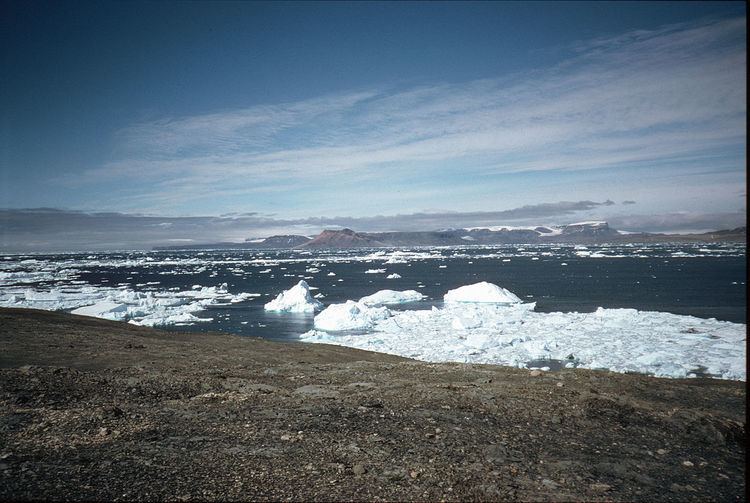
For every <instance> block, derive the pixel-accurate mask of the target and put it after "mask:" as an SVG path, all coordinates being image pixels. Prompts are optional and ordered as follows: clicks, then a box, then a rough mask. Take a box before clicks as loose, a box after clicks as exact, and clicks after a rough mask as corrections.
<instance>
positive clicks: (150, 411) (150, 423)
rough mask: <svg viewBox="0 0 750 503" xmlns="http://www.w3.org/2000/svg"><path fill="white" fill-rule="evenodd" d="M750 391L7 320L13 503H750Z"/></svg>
mask: <svg viewBox="0 0 750 503" xmlns="http://www.w3.org/2000/svg"><path fill="white" fill-rule="evenodd" d="M744 444H745V383H742V382H727V381H717V380H709V379H691V380H669V379H656V378H650V377H646V376H641V375H620V374H611V373H606V372H594V371H587V370H580V369H568V370H563V371H560V372H554V373H541V374H540V373H538V372H529V371H527V370H519V369H512V368H505V367H496V366H487V365H463V364H427V363H419V362H415V361H411V360H407V359H402V358H398V357H394V356H388V355H383V354H377V353H369V352H364V351H357V350H352V349H347V348H342V347H334V346H324V345H303V344H281V343H273V342H268V341H263V340H259V339H251V338H240V337H235V336H228V335H218V334H214V335H205V334H179V333H170V332H164V331H157V330H152V329H147V328H140V327H134V326H130V325H126V324H123V323H114V322H107V321H103V320H97V319H93V318H82V317H76V316H72V315H66V314H60V313H49V312H43V311H34V310H20V309H0V500H29V499H36V500H39V499H44V500H102V499H103V500H179V501H187V500H326V501H333V500H398V501H401V500H421V501H424V500H429V501H433V500H462V501H465V500H492V501H497V500H513V501H519V500H520V501H527V500H533V501H543V500H555V501H735V500H744V492H745V450H744V449H745V448H744Z"/></svg>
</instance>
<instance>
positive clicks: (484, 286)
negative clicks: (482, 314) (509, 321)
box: [443, 281, 521, 304]
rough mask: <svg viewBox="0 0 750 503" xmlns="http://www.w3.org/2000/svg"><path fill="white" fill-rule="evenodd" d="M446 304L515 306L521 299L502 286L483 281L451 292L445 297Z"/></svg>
mask: <svg viewBox="0 0 750 503" xmlns="http://www.w3.org/2000/svg"><path fill="white" fill-rule="evenodd" d="M443 300H444V301H445V302H482V303H492V304H515V303H517V302H521V299H519V298H518V297H516V295H515V294H513V293H512V292H510V291H508V290H506V289H505V288H503V287H501V286H497V285H494V284H492V283H487V282H486V281H482V282H480V283H475V284H473V285H466V286H462V287H460V288H456V289H455V290H450V291H448V293H446V294H445V295H444V296H443Z"/></svg>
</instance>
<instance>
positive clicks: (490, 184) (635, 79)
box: [0, 17, 747, 249]
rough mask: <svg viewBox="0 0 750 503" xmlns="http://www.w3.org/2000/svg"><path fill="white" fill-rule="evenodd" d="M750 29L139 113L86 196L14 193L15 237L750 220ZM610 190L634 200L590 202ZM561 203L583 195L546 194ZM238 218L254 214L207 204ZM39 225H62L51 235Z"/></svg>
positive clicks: (700, 28)
mask: <svg viewBox="0 0 750 503" xmlns="http://www.w3.org/2000/svg"><path fill="white" fill-rule="evenodd" d="M745 37H746V19H745V18H744V17H735V18H723V19H709V20H706V19H704V20H700V21H694V22H689V23H679V24H672V25H668V26H663V27H661V28H659V29H654V30H638V31H630V32H627V33H623V34H621V35H619V36H615V37H609V38H603V39H596V40H588V41H582V42H577V43H575V44H572V45H571V46H569V47H566V48H565V50H564V51H563V52H565V53H566V54H567V56H566V57H564V58H562V59H560V60H559V62H558V63H557V64H556V65H554V66H551V67H544V68H537V69H528V70H523V71H518V72H515V73H513V74H509V75H504V76H501V77H497V78H487V79H481V80H473V81H468V82H442V83H431V84H420V85H411V86H407V85H404V84H395V83H394V84H393V85H390V86H386V85H374V86H372V87H369V88H358V89H351V90H349V91H346V92H337V93H331V94H326V95H322V96H318V97H315V98H310V99H304V100H299V101H290V102H286V103H271V104H265V105H256V106H251V107H246V108H238V109H229V110H222V111H212V112H207V113H202V114H194V115H187V116H175V117H166V116H162V117H158V118H156V119H152V120H144V121H139V122H135V123H131V124H128V125H126V126H124V127H122V128H120V129H119V131H117V133H116V134H115V135H114V137H113V138H112V139H111V142H112V149H111V152H110V153H109V155H108V156H107V158H106V159H103V160H102V161H101V162H99V163H97V164H96V165H93V166H88V167H85V168H82V169H80V170H78V171H76V172H75V173H68V172H64V173H61V174H59V175H57V176H56V177H54V183H56V184H58V185H59V186H60V187H62V188H64V189H65V190H72V191H78V192H80V193H81V194H85V196H82V197H80V199H79V200H78V202H77V204H73V205H69V206H68V207H73V208H78V209H81V210H82V211H65V210H54V209H50V210H43V211H41V210H22V209H19V208H21V206H19V205H18V204H15V207H13V206H14V205H10V206H11V207H10V208H8V209H6V210H3V211H2V212H1V213H0V215H1V218H0V226H1V227H0V231H2V232H0V237H1V239H2V245H3V247H5V248H6V249H7V248H8V246H9V243H10V242H11V241H13V240H20V239H23V238H22V236H26V239H28V240H30V241H26V242H27V243H28V244H29V246H30V247H43V246H45V245H44V244H43V243H47V245H46V246H52V243H53V242H55V239H59V240H62V241H58V242H57V243H58V244H59V243H61V242H68V243H72V241H71V240H72V239H73V238H72V237H71V236H75V235H77V234H76V233H78V232H80V233H81V234H80V240H79V241H80V242H81V243H88V242H90V241H91V239H90V236H89V237H86V236H88V235H87V234H86V232H92V231H91V229H92V228H96V229H97V232H98V233H99V234H98V235H100V236H104V235H108V234H107V232H109V233H110V234H109V235H111V236H113V237H112V239H110V238H109V237H108V238H106V239H104V240H103V241H104V242H107V243H110V245H111V246H112V247H128V246H127V243H130V244H131V245H133V246H137V244H138V243H141V244H143V245H146V244H149V245H152V244H165V242H166V243H168V242H176V241H175V240H178V241H179V240H187V239H194V240H201V241H206V240H241V239H244V238H245V237H249V236H251V235H253V234H261V235H263V234H265V235H268V234H270V233H277V232H278V233H281V232H302V233H312V232H316V231H317V230H320V228H322V227H325V226H332V225H341V226H350V227H353V228H356V229H358V230H372V231H377V230H414V229H417V228H419V229H435V228H441V227H458V226H470V225H491V224H504V223H508V224H513V223H514V222H517V223H523V222H527V221H531V220H534V219H537V221H536V222H534V223H551V224H559V223H565V222H567V221H570V216H571V215H583V216H585V217H587V218H588V217H592V218H597V219H607V220H609V221H610V222H612V223H613V224H616V223H618V222H619V223H622V224H623V225H622V226H620V227H621V228H628V227H629V228H631V229H632V230H643V231H657V232H673V231H678V232H679V231H683V232H684V231H694V232H700V231H705V230H713V229H717V228H722V227H732V226H737V225H740V224H743V222H744V220H745V219H746V216H745V215H746V208H745V189H744V188H745V181H746V174H745V146H746V138H747V132H746V86H745V77H746V52H747V51H746V42H745ZM10 192H11V191H10V190H8V194H10ZM610 199H612V200H616V201H621V202H620V203H619V204H603V203H596V202H594V201H608V200H610ZM560 200H567V201H574V202H573V203H560V202H552V203H550V202H549V201H560ZM636 201H637V204H636ZM566 205H567V206H566ZM84 210H85V211H84ZM228 212H236V213H249V214H248V215H244V216H237V215H232V216H225V217H202V216H200V215H220V214H225V213H228ZM144 214H146V215H169V217H165V216H154V217H144V216H141V215H144ZM324 215H342V216H341V217H330V216H329V217H326V216H324ZM376 215H390V216H376ZM540 219H541V220H543V221H541V222H540V221H539V220H540ZM20 222H23V224H20ZM80 222H85V224H81V225H82V227H80V228H78V227H77V225H79V223H80ZM105 222H106V224H105ZM50 223H54V225H58V226H63V227H61V228H60V229H61V231H62V230H67V231H68V232H67V233H66V235H67V238H63V234H64V233H62V232H59V233H55V232H54V230H53V229H54V225H51V224H50ZM48 224H50V225H48ZM162 224H163V225H162ZM92 225H93V227H91V226H92ZM87 226H88V229H87ZM35 229H36V230H37V231H38V232H45V233H47V234H46V235H45V236H46V237H44V238H42V239H41V241H39V242H37V241H35V239H37V238H38V237H39V235H38V234H37V235H36V237H34V235H33V232H34V230H35ZM118 229H119V230H121V231H122V232H124V234H119V235H118V234H117V232H118ZM136 231H137V232H138V233H140V234H139V235H138V236H135V235H134V234H133V235H131V237H130V241H127V237H126V233H127V232H131V233H132V232H136ZM188 231H190V232H193V234H192V235H188ZM49 233H51V234H49ZM55 235H56V236H57V238H55V237H54V236H55ZM66 239H67V241H65V240H66ZM155 241H156V242H155ZM20 242H21V241H14V243H20ZM157 242H158V243H157ZM34 243H36V244H34Z"/></svg>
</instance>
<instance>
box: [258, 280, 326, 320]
mask: <svg viewBox="0 0 750 503" xmlns="http://www.w3.org/2000/svg"><path fill="white" fill-rule="evenodd" d="M322 308H323V304H322V303H321V302H320V301H318V300H315V299H314V298H313V297H312V295H310V287H309V286H308V284H307V282H306V281H305V280H301V281H300V282H299V283H297V284H296V285H294V286H293V287H292V288H290V289H289V290H285V291H283V292H281V293H280V294H279V295H278V296H277V297H276V298H275V299H274V300H272V301H271V302H269V303H267V304H266V305H265V306H264V309H265V310H266V311H279V312H290V313H312V312H314V311H315V310H316V309H322Z"/></svg>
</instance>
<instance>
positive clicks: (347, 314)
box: [315, 300, 391, 332]
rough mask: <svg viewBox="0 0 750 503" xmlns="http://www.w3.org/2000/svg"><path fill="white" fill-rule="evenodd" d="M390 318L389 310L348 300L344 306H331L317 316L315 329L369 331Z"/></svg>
mask: <svg viewBox="0 0 750 503" xmlns="http://www.w3.org/2000/svg"><path fill="white" fill-rule="evenodd" d="M389 316H391V312H390V311H389V310H388V308H385V307H372V306H368V305H367V304H364V303H361V302H354V301H353V300H347V301H346V303H344V304H331V305H330V306H328V307H327V308H325V309H324V310H323V311H322V312H321V313H320V314H318V315H317V316H315V328H316V329H318V330H324V331H326V332H337V331H342V330H367V329H369V328H372V327H373V326H374V325H375V323H376V322H378V321H380V320H384V319H386V318H388V317H389Z"/></svg>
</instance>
